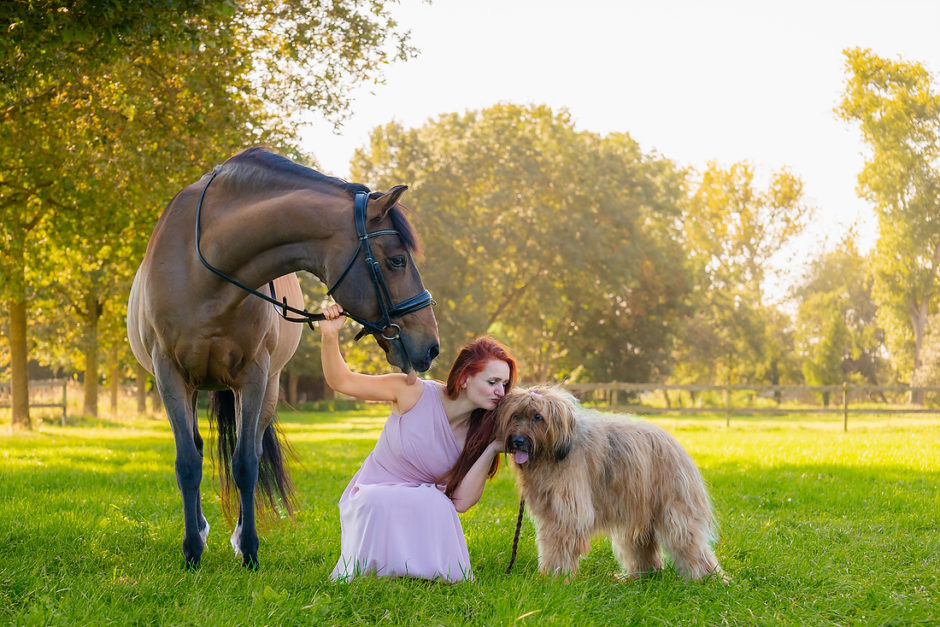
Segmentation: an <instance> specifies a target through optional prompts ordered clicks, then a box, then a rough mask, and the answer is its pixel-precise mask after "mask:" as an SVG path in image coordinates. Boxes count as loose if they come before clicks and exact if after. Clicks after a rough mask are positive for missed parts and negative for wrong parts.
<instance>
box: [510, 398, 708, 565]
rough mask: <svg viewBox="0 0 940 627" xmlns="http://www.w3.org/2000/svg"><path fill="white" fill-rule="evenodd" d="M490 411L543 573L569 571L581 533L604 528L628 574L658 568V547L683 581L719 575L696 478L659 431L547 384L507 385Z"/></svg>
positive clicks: (586, 546)
mask: <svg viewBox="0 0 940 627" xmlns="http://www.w3.org/2000/svg"><path fill="white" fill-rule="evenodd" d="M497 412H498V416H497V427H496V429H497V437H498V438H499V439H501V440H503V441H504V442H505V450H506V452H507V453H509V454H511V455H512V456H513V461H514V463H513V464H512V466H513V467H514V468H515V470H516V477H517V485H518V487H519V491H520V493H521V495H522V497H523V498H524V499H525V502H526V504H527V505H528V507H529V511H530V515H531V517H532V518H533V520H534V521H535V527H536V540H537V542H538V552H539V570H540V571H541V572H542V573H543V574H546V575H559V574H560V575H568V574H571V573H574V572H576V571H577V570H578V558H579V557H580V556H581V555H583V554H584V553H587V552H588V551H589V550H590V548H591V536H592V535H594V534H596V533H607V534H608V535H609V536H610V539H611V544H612V546H613V552H614V555H615V556H616V558H617V561H618V562H620V564H621V566H623V567H624V568H625V569H626V571H627V573H628V576H631V577H637V576H640V575H643V574H646V573H653V572H656V571H659V570H662V568H663V562H662V557H661V554H660V547H662V548H663V549H665V551H666V553H667V554H668V555H669V556H670V557H671V558H672V561H673V564H674V565H675V567H676V568H677V569H678V571H679V573H680V574H681V575H682V576H683V577H686V578H687V579H695V580H699V579H702V578H704V577H706V576H708V575H710V574H712V573H715V574H718V575H719V576H721V578H722V580H723V581H724V580H725V578H724V576H723V575H722V574H721V569H720V568H719V566H718V560H717V559H716V558H715V554H714V553H712V550H711V543H712V542H713V541H714V538H715V520H714V517H713V515H712V509H711V502H710V501H709V498H708V493H707V492H706V491H705V484H704V483H703V481H702V476H701V474H700V473H699V471H698V468H696V467H695V464H694V463H693V462H692V459H691V458H690V457H689V455H688V453H686V452H685V450H684V449H683V448H682V446H681V445H680V444H679V443H678V442H676V440H675V439H673V437H672V436H670V435H669V434H668V433H666V431H664V430H663V429H661V428H659V427H657V426H655V425H652V424H650V423H646V422H640V421H636V420H633V419H631V418H629V417H626V416H608V417H605V416H602V415H601V414H599V413H597V412H593V411H590V410H586V409H584V408H582V407H580V406H579V405H578V403H577V401H576V400H575V398H574V397H573V396H571V395H570V394H568V393H567V392H564V391H562V390H560V389H558V388H553V387H533V388H528V389H519V388H516V389H513V390H512V391H511V392H509V393H508V394H507V395H506V396H505V397H504V398H503V399H502V401H501V402H500V404H499V407H498V409H497Z"/></svg>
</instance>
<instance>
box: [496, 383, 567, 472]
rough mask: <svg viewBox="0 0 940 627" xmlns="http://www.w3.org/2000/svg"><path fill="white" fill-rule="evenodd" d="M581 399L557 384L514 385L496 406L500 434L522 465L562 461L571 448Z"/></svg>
mask: <svg viewBox="0 0 940 627" xmlns="http://www.w3.org/2000/svg"><path fill="white" fill-rule="evenodd" d="M576 407H577V401H576V400H575V399H574V397H573V396H571V394H569V393H568V392H565V391H564V390H561V389H559V388H555V387H548V386H536V387H531V388H514V389H513V390H512V391H510V392H509V393H507V394H506V396H504V397H503V398H502V400H501V401H500V402H499V406H498V407H497V409H496V412H497V416H496V437H497V439H502V440H503V441H504V442H505V450H506V452H507V453H511V454H512V455H513V459H514V460H515V462H516V464H517V465H518V466H519V467H520V468H525V467H526V465H527V464H537V463H540V462H560V461H561V460H563V459H564V458H565V457H567V456H568V453H569V451H571V438H572V433H573V431H574V413H575V409H576Z"/></svg>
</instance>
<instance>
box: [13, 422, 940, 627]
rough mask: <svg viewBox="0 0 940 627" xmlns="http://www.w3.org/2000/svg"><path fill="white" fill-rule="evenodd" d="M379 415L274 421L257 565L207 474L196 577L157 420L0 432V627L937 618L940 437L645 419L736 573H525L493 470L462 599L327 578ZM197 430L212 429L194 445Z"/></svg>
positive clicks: (467, 522) (591, 564)
mask: <svg viewBox="0 0 940 627" xmlns="http://www.w3.org/2000/svg"><path fill="white" fill-rule="evenodd" d="M384 415H385V414H384V410H383V409H382V408H381V407H373V408H370V409H367V410H362V411H349V412H339V413H335V414H332V415H329V414H312V413H285V414H283V415H282V424H283V427H284V431H285V432H286V434H287V439H288V441H289V442H290V443H291V444H292V445H293V447H294V449H295V450H296V452H297V455H298V458H299V460H298V463H297V464H295V465H294V466H293V476H294V480H295V482H296V484H297V487H298V492H299V497H300V501H301V505H302V508H301V510H300V512H299V514H298V516H297V518H296V521H295V522H293V523H291V522H286V523H283V524H279V525H275V526H273V527H271V528H268V529H265V530H262V531H261V550H260V553H259V555H260V560H261V570H260V571H258V572H250V571H247V570H245V569H243V568H242V567H241V566H240V560H239V559H237V558H236V557H235V556H234V554H233V553H232V550H231V548H230V547H229V544H228V535H229V533H230V529H229V527H228V524H227V523H226V521H225V520H224V518H223V517H222V515H221V514H220V508H219V499H218V496H217V494H216V491H215V489H214V487H213V486H214V483H213V481H214V477H215V475H214V473H213V472H212V470H211V469H210V467H209V465H208V463H207V466H206V472H205V479H204V483H203V485H204V490H203V502H204V506H205V510H206V516H207V518H208V519H209V522H210V524H211V525H212V531H211V533H210V534H209V546H208V548H207V551H206V553H205V554H204V556H203V561H202V567H201V568H200V569H199V570H198V571H196V572H188V571H185V570H184V569H183V568H182V552H181V547H180V545H181V541H182V515H181V503H180V498H179V495H178V493H177V489H176V484H175V478H174V475H173V444H172V437H171V435H170V430H169V427H168V426H167V424H166V421H165V420H151V419H147V418H135V419H129V420H127V421H111V422H108V421H85V422H82V423H80V424H78V425H73V426H70V427H66V428H64V429H63V428H58V427H53V426H49V425H46V424H43V425H42V426H41V428H40V429H39V430H38V431H36V432H32V433H17V434H13V435H9V434H7V433H6V432H4V435H0V624H16V625H66V624H68V625H71V624H120V625H133V624H174V625H189V624H192V625H196V624H198V625H207V624H209V625H226V626H228V625H265V624H268V625H295V624H302V625H312V624H337V625H349V624H371V623H384V624H392V625H394V624H416V625H435V624H442V625H456V624H473V625H509V624H515V623H519V624H543V623H547V624H553V625H555V624H559V625H569V624H570V625H602V624H618V625H619V624H634V623H635V624H669V625H671V624H708V625H712V624H723V623H728V624H740V625H753V624H772V623H786V624H810V625H828V624H832V625H846V624H860V625H869V624H873V625H898V624H904V625H906V624H936V623H937V622H938V621H940V609H938V608H940V529H938V527H940V524H938V518H940V429H938V427H940V421H938V420H937V419H928V418H919V419H895V418H892V419H890V420H885V419H881V418H879V417H869V418H867V419H863V418H854V419H853V420H852V421H851V424H850V428H849V432H848V433H842V432H841V428H842V425H841V421H839V420H832V419H805V420H804V419H799V418H797V419H793V420H781V419H779V418H775V419H766V420H765V419H757V418H738V417H735V418H734V419H732V423H731V428H730V429H726V428H725V426H724V418H723V417H714V418H687V419H686V418H656V419H654V421H656V422H659V423H660V424H662V425H663V426H664V427H666V428H667V429H668V430H669V431H670V432H672V433H673V434H674V435H675V436H676V437H677V438H678V439H679V440H680V441H681V442H682V443H683V444H684V445H685V446H686V448H687V449H688V450H689V452H690V453H691V454H692V456H693V458H694V459H695V460H696V462H697V463H698V464H699V466H700V467H701V469H702V472H703V474H704V475H705V477H706V479H707V481H708V483H709V485H710V489H711V494H712V498H713V500H714V503H715V510H716V512H717V516H718V519H719V521H720V527H721V528H720V536H721V538H720V541H719V543H718V545H717V554H718V557H719V559H720V560H721V562H722V566H723V567H724V569H725V571H727V573H728V574H729V575H730V576H731V577H732V580H733V581H732V583H731V584H730V585H729V586H721V585H719V584H717V583H716V582H712V583H706V584H695V583H687V582H684V581H682V580H681V579H679V578H678V577H677V576H676V574H675V573H674V572H672V571H667V572H665V573H663V574H662V575H659V576H656V577H653V578H649V579H646V580H641V581H637V582H632V583H626V584H624V583H618V582H616V581H615V580H614V578H613V577H612V574H613V573H614V572H615V571H616V569H617V564H616V562H615V561H614V558H613V556H612V554H611V552H610V547H609V543H608V542H607V540H606V539H603V538H598V539H596V540H595V541H594V548H593V550H592V552H591V553H590V554H589V555H587V556H585V557H584V558H582V563H581V567H582V573H581V575H580V576H579V577H578V578H577V579H575V580H574V581H573V582H572V583H570V584H567V585H566V584H564V583H561V582H557V581H551V580H546V579H543V578H542V577H541V576H539V575H538V573H537V559H536V550H535V545H534V532H533V528H532V525H531V522H529V521H528V520H527V521H526V522H525V524H524V525H523V533H522V539H521V541H520V547H519V556H518V558H517V562H516V566H515V568H514V570H513V572H512V574H511V575H509V576H505V575H504V574H503V571H504V570H505V568H506V565H507V563H508V561H509V556H510V551H511V546H512V536H513V530H514V524H515V516H516V512H517V508H518V499H517V496H516V494H515V491H514V486H513V480H512V477H511V473H509V472H507V471H506V470H505V469H504V470H502V471H500V474H499V475H498V477H497V478H496V480H495V481H494V482H493V483H492V484H491V485H490V486H489V487H488V488H487V490H486V492H485V493H484V495H483V499H482V500H481V502H480V504H479V505H478V506H476V507H475V508H473V509H472V510H471V511H470V512H468V513H467V514H464V515H463V516H462V520H463V525H464V532H465V533H466V536H467V541H468V545H469V549H470V557H471V560H472V563H473V566H474V571H475V573H476V576H477V581H476V582H475V583H462V584H457V585H452V586H448V585H441V584H436V583H429V582H423V581H414V580H393V581H389V580H377V579H372V578H363V579H358V580H356V581H354V582H353V583H352V584H348V585H342V584H333V583H331V582H330V581H329V577H328V575H329V572H330V570H331V569H332V567H333V565H334V563H335V561H336V558H337V555H338V551H339V537H340V529H339V517H338V512H337V509H336V502H337V500H338V498H339V496H340V494H341V493H342V490H343V488H344V487H345V485H346V482H347V481H348V480H349V478H350V477H351V476H352V474H353V473H354V472H355V470H356V468H357V467H358V465H359V463H360V462H361V461H362V459H363V458H364V457H365V456H366V454H367V453H368V452H369V450H370V449H371V447H372V445H373V444H374V441H375V439H376V437H377V436H378V431H379V429H380V428H381V425H382V422H383V420H384ZM204 432H205V431H204Z"/></svg>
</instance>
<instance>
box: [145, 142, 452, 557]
mask: <svg viewBox="0 0 940 627" xmlns="http://www.w3.org/2000/svg"><path fill="white" fill-rule="evenodd" d="M210 183H211V187H210ZM405 189H406V188H405V187H404V186H397V187H395V188H393V189H392V190H390V191H389V192H388V193H386V194H381V193H370V192H369V190H368V189H367V188H366V187H365V186H362V185H358V184H353V183H346V182H345V181H341V180H339V179H334V178H330V177H326V176H324V175H322V174H320V173H319V172H316V171H314V170H311V169H309V168H306V167H303V166H301V165H298V164H296V163H294V162H292V161H290V160H288V159H286V158H284V157H281V156H278V155H275V154H272V153H270V152H266V151H264V150H261V149H258V148H252V149H249V150H246V151H244V152H242V153H239V154H238V155H235V156H234V157H232V158H231V159H229V160H228V161H226V162H225V163H223V164H222V165H221V166H218V167H217V168H216V169H215V170H214V171H213V172H212V173H210V174H207V175H205V176H203V177H202V179H200V180H199V181H198V182H196V183H193V184H192V185H189V186H188V187H186V188H185V189H183V190H182V191H181V192H179V194H177V195H176V197H175V198H173V200H172V201H170V204H169V205H168V206H167V208H166V210H165V211H164V212H163V215H162V216H161V217H160V219H159V221H158V222H157V225H156V227H155V228H154V231H153V235H152V236H151V238H150V243H149V244H148V246H147V252H146V254H145V256H144V259H143V261H142V262H141V264H140V268H139V269H138V270H137V276H136V277H135V278H134V284H133V286H132V287H131V292H130V298H129V301H128V307H127V337H128V339H129V341H130V344H131V348H132V349H133V351H134V355H135V356H136V357H137V359H138V360H139V361H140V363H141V364H142V365H143V366H144V367H145V368H146V369H147V370H148V371H149V372H151V373H152V374H153V375H154V378H155V380H156V384H157V388H158V390H159V392H160V396H161V397H162V398H163V404H164V406H165V407H166V412H167V416H168V417H169V420H170V424H171V426H172V428H173V437H174V439H175V442H176V479H177V483H178V485H179V489H180V492H181V494H182V498H183V515H184V525H185V536H184V539H183V554H184V556H185V559H186V565H187V566H189V567H195V566H198V564H199V560H200V558H201V556H202V551H203V548H204V546H205V542H206V535H207V534H208V532H209V525H208V523H207V522H206V519H205V516H203V513H202V505H201V501H200V493H199V484H200V482H201V480H202V457H203V454H202V438H201V437H200V435H199V427H198V420H197V414H196V398H197V394H198V390H210V391H212V396H213V403H212V404H213V407H215V408H217V409H218V415H217V416H216V417H215V418H216V420H217V421H218V430H219V435H220V437H219V450H220V462H219V463H220V464H222V465H226V464H227V460H229V459H230V460H231V475H230V476H231V479H232V481H233V482H234V484H235V486H236V487H237V488H238V491H239V515H238V523H237V526H236V528H235V531H234V533H233V534H232V538H231V541H232V546H233V547H234V548H235V551H236V553H240V554H241V556H242V563H243V564H244V565H245V566H249V567H252V568H254V567H257V565H258V535H257V531H256V529H255V503H254V497H255V489H256V487H257V488H258V489H259V490H260V491H263V492H266V495H267V497H268V499H269V500H270V501H271V503H272V504H273V503H274V499H275V498H276V497H280V498H282V499H283V500H284V503H285V505H287V506H288V510H289V498H288V497H289V492H290V483H289V480H288V478H287V475H286V472H285V469H284V467H283V464H282V457H281V452H280V447H279V445H278V440H277V436H276V434H275V433H276V432H275V430H274V428H273V422H274V419H275V416H274V410H275V405H276V403H277V398H278V381H279V377H280V373H281V369H282V368H283V367H284V365H285V364H286V363H287V361H288V360H289V359H290V357H291V356H292V355H293V353H294V351H295V350H296V348H297V344H298V342H299V341H300V333H301V330H302V327H301V325H299V324H294V323H292V322H290V321H288V320H286V319H285V318H286V317H291V315H290V314H289V313H288V311H292V312H300V313H301V314H302V315H301V318H302V319H304V320H307V319H309V318H310V317H311V316H309V315H303V314H305V313H306V312H305V311H304V309H303V294H302V293H301V291H300V286H299V284H298V282H297V277H296V276H295V275H294V274H293V273H294V272H296V271H298V270H306V271H308V272H311V273H313V274H314V275H316V276H317V277H319V278H320V280H321V281H323V282H324V283H325V284H326V285H329V286H331V288H330V293H331V294H332V296H333V297H334V298H335V299H336V300H337V302H339V303H340V304H341V305H342V306H343V308H344V309H345V310H347V312H349V316H350V317H352V318H354V319H356V320H358V321H360V322H361V323H362V324H363V325H364V328H363V331H364V332H366V333H371V334H372V335H373V336H374V337H375V338H376V340H377V342H378V343H379V345H380V346H381V347H382V348H383V349H384V350H385V352H386V359H387V360H388V362H389V363H390V364H392V365H393V366H397V367H399V368H401V369H402V371H404V372H409V373H410V372H412V371H419V372H423V371H425V370H427V369H428V368H429V367H430V365H431V362H432V361H433V359H434V358H435V357H436V356H437V353H438V336H437V323H436V321H435V320H434V314H433V313H432V311H431V308H430V307H428V306H427V305H429V304H430V303H431V300H430V294H428V293H427V291H426V290H424V287H423V285H422V283H421V277H420V276H419V274H418V270H417V268H416V267H415V265H414V262H413V260H412V255H411V253H412V252H413V251H414V250H415V248H416V241H415V237H414V233H413V231H412V229H411V227H410V225H409V224H408V222H407V221H406V220H405V218H404V216H403V215H402V213H401V211H400V209H399V208H398V207H397V205H396V203H397V201H398V198H399V196H400V195H401V193H402V192H403V191H404V190H405ZM354 206H355V210H354ZM360 253H362V254H361V255H360ZM360 258H363V259H364V262H360V261H359V259H360ZM265 292H267V293H265ZM416 294H417V295H418V296H415V295H416ZM265 298H269V299H271V300H273V301H275V302H277V303H278V305H272V304H271V303H270V302H266V301H265V300H264V299H265ZM395 302H398V303H399V304H398V305H395V304H394V303H395ZM285 314H286V316H285ZM293 317H294V318H296V316H293ZM371 321H376V322H371ZM226 407H227V408H228V409H227V410H225V408H226ZM219 408H221V409H219ZM259 467H260V471H261V474H260V477H259ZM224 470H225V471H226V472H225V474H226V475H228V473H227V471H228V468H227V467H226V468H224Z"/></svg>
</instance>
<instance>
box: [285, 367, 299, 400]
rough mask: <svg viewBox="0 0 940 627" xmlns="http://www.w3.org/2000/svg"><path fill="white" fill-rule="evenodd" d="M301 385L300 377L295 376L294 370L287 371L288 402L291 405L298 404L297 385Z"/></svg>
mask: <svg viewBox="0 0 940 627" xmlns="http://www.w3.org/2000/svg"><path fill="white" fill-rule="evenodd" d="M299 383H300V377H299V376H297V375H296V374H294V372H293V371H292V370H288V371H287V402H288V403H290V404H291V405H296V404H297V385H298V384H299Z"/></svg>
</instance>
